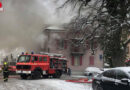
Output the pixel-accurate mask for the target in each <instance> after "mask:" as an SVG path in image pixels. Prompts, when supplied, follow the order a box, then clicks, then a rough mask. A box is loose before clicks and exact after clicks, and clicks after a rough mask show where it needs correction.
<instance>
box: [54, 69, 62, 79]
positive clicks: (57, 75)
mask: <svg viewBox="0 0 130 90" xmlns="http://www.w3.org/2000/svg"><path fill="white" fill-rule="evenodd" d="M61 75H62V73H61V71H59V70H57V71H56V73H55V74H54V75H53V77H54V78H60V77H61Z"/></svg>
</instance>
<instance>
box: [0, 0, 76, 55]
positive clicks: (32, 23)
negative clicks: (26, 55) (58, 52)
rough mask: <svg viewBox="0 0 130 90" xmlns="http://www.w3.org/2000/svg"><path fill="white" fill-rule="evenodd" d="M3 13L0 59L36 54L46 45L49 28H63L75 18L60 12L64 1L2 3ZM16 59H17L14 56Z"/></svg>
mask: <svg viewBox="0 0 130 90" xmlns="http://www.w3.org/2000/svg"><path fill="white" fill-rule="evenodd" d="M2 3H3V8H4V12H0V57H5V56H6V55H9V54H10V53H12V52H13V53H15V52H16V53H17V52H18V51H20V52H22V51H37V50H38V49H37V47H38V44H42V43H44V39H46V36H42V35H41V33H42V31H43V27H45V26H46V25H49V26H50V25H52V26H60V25H63V24H64V23H68V22H69V21H70V20H71V18H72V17H73V16H74V15H72V14H70V13H68V10H69V8H67V9H66V10H63V11H62V10H61V11H57V7H59V6H60V5H61V4H62V3H64V0H2ZM15 56H17V55H15Z"/></svg>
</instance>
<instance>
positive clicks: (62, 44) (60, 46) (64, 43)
mask: <svg viewBox="0 0 130 90" xmlns="http://www.w3.org/2000/svg"><path fill="white" fill-rule="evenodd" d="M57 48H58V49H67V40H63V39H61V40H57Z"/></svg>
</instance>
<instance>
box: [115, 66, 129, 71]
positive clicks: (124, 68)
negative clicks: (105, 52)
mask: <svg viewBox="0 0 130 90" xmlns="http://www.w3.org/2000/svg"><path fill="white" fill-rule="evenodd" d="M113 69H118V70H122V71H125V72H130V67H116V68H113Z"/></svg>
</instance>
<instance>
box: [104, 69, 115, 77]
mask: <svg viewBox="0 0 130 90" xmlns="http://www.w3.org/2000/svg"><path fill="white" fill-rule="evenodd" d="M103 76H104V77H108V78H114V79H115V78H116V72H115V70H108V71H105V72H104V73H103Z"/></svg>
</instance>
